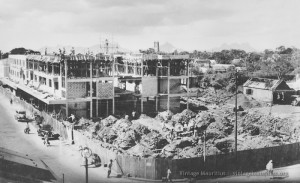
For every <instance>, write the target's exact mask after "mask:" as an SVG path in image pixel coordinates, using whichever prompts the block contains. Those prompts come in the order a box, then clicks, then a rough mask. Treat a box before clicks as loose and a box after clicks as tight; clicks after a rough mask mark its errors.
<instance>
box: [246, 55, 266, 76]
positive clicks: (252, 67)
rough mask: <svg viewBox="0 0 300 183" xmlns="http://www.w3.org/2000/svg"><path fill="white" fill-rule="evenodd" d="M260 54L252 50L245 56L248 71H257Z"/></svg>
mask: <svg viewBox="0 0 300 183" xmlns="http://www.w3.org/2000/svg"><path fill="white" fill-rule="evenodd" d="M261 60H262V55H261V54H258V53H255V52H252V53H249V54H248V56H247V57H246V60H245V62H246V67H247V70H248V71H249V72H254V71H258V70H260V69H261Z"/></svg>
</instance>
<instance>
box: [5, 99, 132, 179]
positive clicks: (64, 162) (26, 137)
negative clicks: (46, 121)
mask: <svg viewBox="0 0 300 183" xmlns="http://www.w3.org/2000/svg"><path fill="white" fill-rule="evenodd" d="M17 109H21V107H20V106H18V104H13V105H11V104H10V103H9V100H8V99H7V98H6V97H5V96H3V95H2V94H0V125H1V128H0V146H1V147H4V148H7V149H11V150H14V151H17V152H21V153H23V154H28V155H29V156H32V157H33V158H39V159H42V160H43V161H44V162H45V163H46V164H47V165H48V166H49V168H50V169H51V170H52V171H53V172H54V174H55V175H56V176H57V177H58V179H59V180H60V181H61V182H62V177H63V174H64V182H65V183H83V182H85V168H84V167H83V166H81V165H82V164H83V162H84V161H83V159H82V157H81V156H80V154H79V151H78V149H77V148H76V146H74V145H70V144H69V142H64V141H61V140H55V141H50V142H51V146H49V147H46V146H44V144H43V141H42V140H41V138H40V137H38V135H37V132H36V130H35V129H34V128H33V127H32V126H31V133H30V134H25V133H24V132H23V130H24V129H25V126H26V123H21V122H17V121H16V120H15V119H14V117H13V115H14V113H15V110H17ZM106 175H107V170H106V169H105V168H103V167H100V168H89V182H90V183H96V182H137V181H133V180H129V179H124V178H116V177H112V178H109V179H108V178H106ZM112 176H114V173H112Z"/></svg>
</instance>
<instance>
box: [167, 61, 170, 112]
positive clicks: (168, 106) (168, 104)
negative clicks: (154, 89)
mask: <svg viewBox="0 0 300 183" xmlns="http://www.w3.org/2000/svg"><path fill="white" fill-rule="evenodd" d="M167 78H168V101H167V110H170V60H169V62H168V76H167Z"/></svg>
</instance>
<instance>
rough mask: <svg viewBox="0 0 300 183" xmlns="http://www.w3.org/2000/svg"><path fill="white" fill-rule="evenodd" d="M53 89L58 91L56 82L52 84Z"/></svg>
mask: <svg viewBox="0 0 300 183" xmlns="http://www.w3.org/2000/svg"><path fill="white" fill-rule="evenodd" d="M54 89H55V90H58V82H54Z"/></svg>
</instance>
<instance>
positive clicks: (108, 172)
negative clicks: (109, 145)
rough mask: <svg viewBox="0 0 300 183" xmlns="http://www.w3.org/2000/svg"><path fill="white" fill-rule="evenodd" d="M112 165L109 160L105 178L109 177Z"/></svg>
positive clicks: (111, 161)
mask: <svg viewBox="0 0 300 183" xmlns="http://www.w3.org/2000/svg"><path fill="white" fill-rule="evenodd" d="M112 163H113V160H112V159H111V160H110V163H109V165H108V171H107V178H109V177H110V173H111V167H112Z"/></svg>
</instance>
